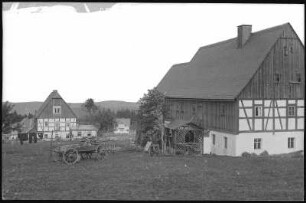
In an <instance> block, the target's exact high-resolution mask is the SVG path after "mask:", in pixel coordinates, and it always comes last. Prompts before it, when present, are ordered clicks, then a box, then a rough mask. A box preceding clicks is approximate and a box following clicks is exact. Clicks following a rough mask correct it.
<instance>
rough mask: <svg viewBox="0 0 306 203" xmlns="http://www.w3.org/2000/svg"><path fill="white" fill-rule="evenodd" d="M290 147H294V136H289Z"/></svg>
mask: <svg viewBox="0 0 306 203" xmlns="http://www.w3.org/2000/svg"><path fill="white" fill-rule="evenodd" d="M288 148H289V149H292V148H294V137H288Z"/></svg>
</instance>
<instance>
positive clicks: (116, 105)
mask: <svg viewBox="0 0 306 203" xmlns="http://www.w3.org/2000/svg"><path fill="white" fill-rule="evenodd" d="M42 103H43V102H16V103H12V104H14V105H15V106H14V110H16V112H17V113H18V114H21V115H24V114H28V113H32V114H34V113H35V110H38V109H39V107H40V106H41V105H42ZM68 104H69V106H70V107H71V109H72V110H73V111H74V112H75V114H76V115H77V116H78V117H79V116H81V115H83V114H84V112H83V110H82V108H81V106H82V103H68ZM95 104H96V105H97V106H98V107H99V108H108V109H110V110H112V111H114V112H117V111H118V110H123V109H129V110H137V109H138V104H137V103H136V102H125V101H101V102H96V103H95Z"/></svg>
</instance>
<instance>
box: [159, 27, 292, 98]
mask: <svg viewBox="0 0 306 203" xmlns="http://www.w3.org/2000/svg"><path fill="white" fill-rule="evenodd" d="M286 29H292V27H291V25H290V24H289V23H286V24H283V25H279V26H276V27H272V28H269V29H265V30H262V31H259V32H254V33H252V34H251V36H250V38H249V39H248V41H247V42H246V44H245V45H244V46H243V47H242V48H237V38H232V39H229V40H226V41H222V42H219V43H215V44H212V45H208V46H204V47H201V48H200V49H199V50H198V52H197V53H196V54H195V56H194V57H193V58H192V60H191V61H190V62H189V63H184V64H177V65H174V66H172V67H171V69H170V70H169V71H168V73H167V74H166V75H165V76H164V78H163V79H162V80H161V82H160V83H159V84H158V86H157V89H158V90H159V91H160V92H162V93H164V94H165V95H166V96H167V97H172V98H198V99H230V100H232V99H235V98H236V97H237V96H238V94H239V93H240V92H241V90H242V89H243V88H244V87H245V86H246V85H247V83H248V81H249V80H250V79H251V78H252V76H253V75H254V74H255V72H256V70H257V69H258V68H259V67H260V65H261V63H262V62H263V61H264V59H265V57H266V56H267V54H268V53H269V51H270V50H271V48H272V47H273V45H274V44H275V43H276V41H277V39H278V38H279V37H280V36H281V34H282V33H283V31H284V30H286Z"/></svg>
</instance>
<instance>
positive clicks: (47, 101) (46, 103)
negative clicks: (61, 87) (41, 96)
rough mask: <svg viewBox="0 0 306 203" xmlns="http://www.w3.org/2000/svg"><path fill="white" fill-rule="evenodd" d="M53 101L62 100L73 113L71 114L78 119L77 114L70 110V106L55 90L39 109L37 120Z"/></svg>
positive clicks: (36, 115)
mask: <svg viewBox="0 0 306 203" xmlns="http://www.w3.org/2000/svg"><path fill="white" fill-rule="evenodd" d="M52 99H62V101H63V102H64V105H66V106H67V108H68V109H69V111H70V112H71V114H72V115H73V116H74V117H75V118H77V116H76V115H75V113H74V112H73V110H72V109H71V108H70V106H69V105H68V104H67V103H66V102H65V100H64V99H63V98H62V97H61V95H60V94H59V93H58V92H57V90H54V91H53V92H51V93H50V95H49V96H48V97H47V99H46V100H45V101H44V103H43V104H42V105H41V106H40V108H39V109H38V111H37V113H36V114H35V118H38V117H39V116H40V115H41V114H42V112H43V111H44V110H45V109H46V107H47V106H48V104H49V103H50V102H52Z"/></svg>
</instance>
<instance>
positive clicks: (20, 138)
mask: <svg viewBox="0 0 306 203" xmlns="http://www.w3.org/2000/svg"><path fill="white" fill-rule="evenodd" d="M18 138H19V140H20V144H21V145H23V140H22V135H21V134H19V135H18Z"/></svg>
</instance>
